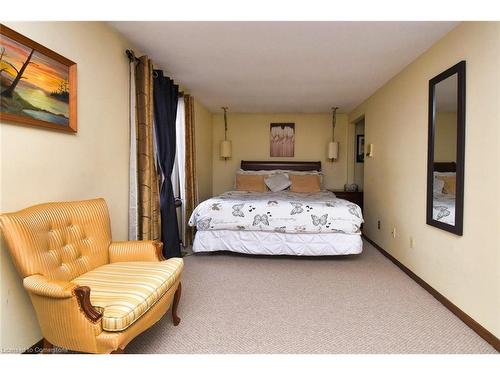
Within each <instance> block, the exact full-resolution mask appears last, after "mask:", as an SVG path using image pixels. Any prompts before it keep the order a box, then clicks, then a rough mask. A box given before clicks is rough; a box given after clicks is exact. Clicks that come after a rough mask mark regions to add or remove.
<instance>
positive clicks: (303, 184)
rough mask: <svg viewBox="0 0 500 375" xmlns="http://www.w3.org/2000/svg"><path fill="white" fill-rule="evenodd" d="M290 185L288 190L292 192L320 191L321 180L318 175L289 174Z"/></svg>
mask: <svg viewBox="0 0 500 375" xmlns="http://www.w3.org/2000/svg"><path fill="white" fill-rule="evenodd" d="M289 177H290V181H292V186H291V187H290V191H292V192H294V193H317V192H319V191H321V181H320V177H319V175H312V174H310V175H297V174H291V175H290V176H289Z"/></svg>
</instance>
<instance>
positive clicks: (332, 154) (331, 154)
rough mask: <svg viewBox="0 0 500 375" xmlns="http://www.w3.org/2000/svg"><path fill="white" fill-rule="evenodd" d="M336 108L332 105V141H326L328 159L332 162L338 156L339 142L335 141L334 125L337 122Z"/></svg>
mask: <svg viewBox="0 0 500 375" xmlns="http://www.w3.org/2000/svg"><path fill="white" fill-rule="evenodd" d="M337 109H339V107H332V141H331V142H330V143H328V159H329V160H330V161H331V162H334V161H335V160H336V159H338V157H339V143H338V142H335V125H336V123H337Z"/></svg>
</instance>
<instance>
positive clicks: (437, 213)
mask: <svg viewBox="0 0 500 375" xmlns="http://www.w3.org/2000/svg"><path fill="white" fill-rule="evenodd" d="M455 204H456V202H455V195H453V194H434V197H433V202H432V206H433V207H432V218H433V219H434V220H438V221H441V222H443V223H446V224H450V225H455Z"/></svg>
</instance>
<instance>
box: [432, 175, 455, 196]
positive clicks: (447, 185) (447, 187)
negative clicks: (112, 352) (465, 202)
mask: <svg viewBox="0 0 500 375" xmlns="http://www.w3.org/2000/svg"><path fill="white" fill-rule="evenodd" d="M436 178H438V179H440V180H441V181H444V187H443V193H444V194H453V195H455V194H456V191H457V176H456V175H450V176H437V177H436Z"/></svg>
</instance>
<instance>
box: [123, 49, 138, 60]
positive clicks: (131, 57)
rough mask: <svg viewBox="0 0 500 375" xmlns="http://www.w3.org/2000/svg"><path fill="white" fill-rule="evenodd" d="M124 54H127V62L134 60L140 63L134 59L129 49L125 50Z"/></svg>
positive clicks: (133, 54) (132, 52)
mask: <svg viewBox="0 0 500 375" xmlns="http://www.w3.org/2000/svg"><path fill="white" fill-rule="evenodd" d="M125 53H126V54H127V56H128V59H129V60H135V61H137V62H139V61H140V60H139V59H138V58H137V57H135V53H134V51H132V50H131V49H127V50H125Z"/></svg>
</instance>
